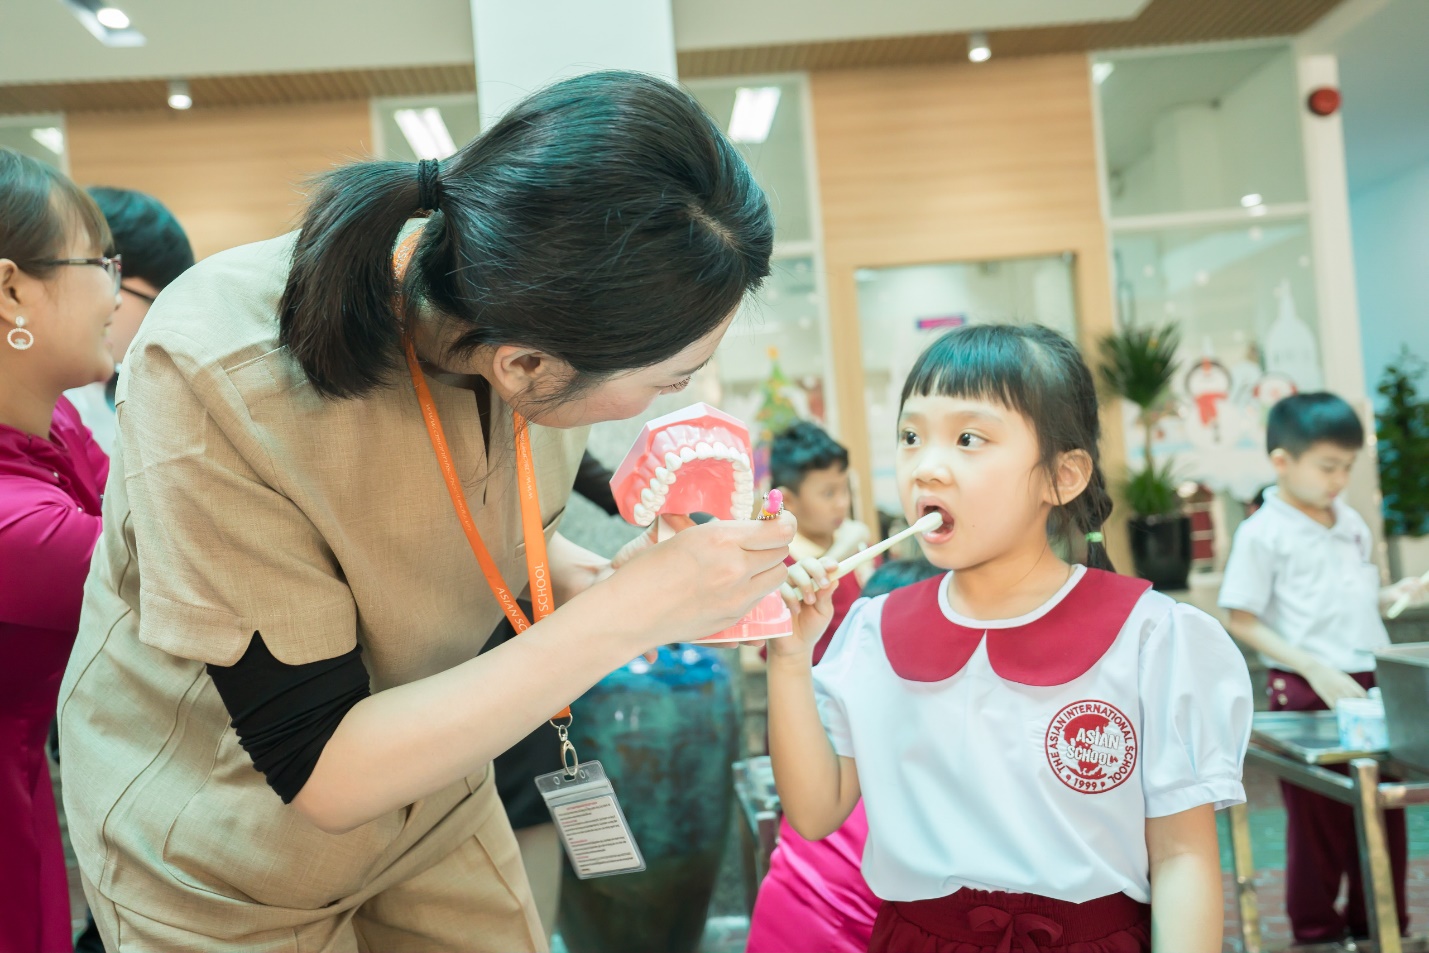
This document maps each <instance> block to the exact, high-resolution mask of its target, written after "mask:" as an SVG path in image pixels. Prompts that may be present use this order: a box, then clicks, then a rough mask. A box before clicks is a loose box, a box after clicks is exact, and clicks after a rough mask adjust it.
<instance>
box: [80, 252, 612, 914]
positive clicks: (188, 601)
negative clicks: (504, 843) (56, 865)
mask: <svg viewBox="0 0 1429 953" xmlns="http://www.w3.org/2000/svg"><path fill="white" fill-rule="evenodd" d="M293 241H294V237H293V236H287V237H284V238H279V239H274V240H272V241H268V242H262V243H258V244H255V245H248V246H244V247H241V248H237V249H233V250H231V251H228V252H224V253H221V254H218V255H215V256H213V257H211V258H209V259H206V260H205V261H203V262H201V263H200V264H199V265H197V266H196V267H195V268H194V269H192V270H191V271H190V272H189V273H187V274H186V275H185V276H184V277H182V278H181V279H180V280H179V281H178V282H176V283H175V284H173V285H171V286H170V287H169V288H168V289H167V290H166V291H165V292H164V294H163V296H162V297H161V298H160V300H159V301H158V302H157V303H156V304H155V306H154V308H153V310H152V312H151V313H150V315H149V316H148V318H147V319H146V321H145V322H144V325H143V328H142V329H141V331H140V334H139V336H138V338H137V339H136V341H135V343H134V345H133V347H132V348H131V350H130V352H129V357H128V359H127V360H126V362H125V373H124V376H123V378H122V379H121V383H120V387H119V392H118V395H117V410H118V418H119V440H118V445H117V446H116V448H115V459H114V465H113V467H112V469H111V478H110V483H109V487H108V492H107V494H106V500H105V511H104V527H105V528H104V534H103V537H102V539H101V541H100V544H99V547H98V550H97V551H96V554H95V559H94V565H93V567H92V570H91V575H90V578H89V582H88V585H87V587H86V599H85V607H84V615H83V619H82V621H81V631H80V636H79V641H78V643H77V645H76V649H75V653H74V656H73V659H72V661H71V664H70V668H69V670H68V672H67V674H66V678H65V683H64V686H63V687H62V690H61V708H62V712H61V724H62V732H63V737H64V744H65V745H66V748H65V768H66V771H65V787H66V804H67V806H70V805H72V809H71V829H72V831H73V833H74V840H75V843H76V849H77V851H78V852H79V854H80V861H81V866H82V868H83V869H84V870H85V873H86V876H87V877H88V878H89V879H90V881H91V882H92V883H96V884H98V885H99V887H100V889H101V891H104V892H105V893H106V895H107V896H108V895H111V894H109V893H108V890H109V889H113V890H115V891H116V892H118V893H119V894H123V892H124V888H123V886H122V885H123V884H124V883H125V882H126V880H128V881H135V882H139V881H146V879H147V880H153V879H154V878H157V879H158V880H159V881H164V880H172V879H177V880H178V881H180V882H186V883H189V884H190V885H191V886H193V887H194V889H197V890H200V891H206V892H212V893H216V894H218V895H221V896H224V897H233V898H242V899H244V900H252V901H257V902H258V903H269V902H277V901H279V900H281V902H282V903H283V904H284V905H285V906H286V905H291V904H292V903H293V900H294V897H295V896H296V897H299V898H302V897H305V896H306V897H308V898H309V899H311V900H313V901H315V902H319V905H322V904H328V903H332V902H335V901H336V900H337V898H338V897H341V896H343V895H345V893H344V892H345V891H347V892H350V891H351V890H353V889H354V888H355V887H356V886H358V885H359V884H360V883H365V882H366V881H365V880H364V878H367V879H370V878H372V877H374V876H376V875H377V874H378V872H379V871H380V870H383V869H386V868H387V867H388V866H390V865H391V864H393V863H395V862H396V858H398V857H400V856H401V855H403V854H408V853H412V852H417V853H421V851H423V850H431V849H433V845H432V844H431V843H428V842H429V841H431V840H432V838H430V837H427V835H428V834H429V833H431V832H432V831H434V830H435V829H437V828H440V827H442V826H443V825H444V824H447V823H448V822H449V821H451V816H455V815H460V813H461V812H462V811H463V810H467V811H468V813H469V812H470V810H471V809H470V807H469V805H468V806H467V807H463V804H462V802H464V801H467V800H470V799H469V798H468V795H471V794H472V793H473V791H474V790H475V789H476V788H478V787H481V786H482V785H481V778H480V777H478V778H475V779H473V780H472V781H471V782H470V783H468V784H465V785H458V786H457V787H456V788H455V789H453V790H452V791H448V792H444V793H443V794H441V795H439V796H434V797H433V798H430V799H427V800H426V801H424V802H421V803H419V804H418V805H414V806H413V808H411V809H407V810H405V811H404V812H400V813H402V815H403V816H402V817H400V818H390V819H386V820H379V821H375V822H373V823H372V824H370V825H367V826H366V827H364V828H362V829H359V831H357V832H353V834H349V835H341V836H330V835H324V834H321V833H320V832H317V831H316V830H315V829H313V828H312V827H311V826H310V825H306V824H305V823H304V822H303V821H302V819H301V818H300V817H298V816H297V815H296V812H294V811H293V810H292V809H291V808H287V807H285V806H284V805H283V804H282V803H281V801H280V800H279V799H278V797H277V796H276V795H274V794H273V793H272V792H271V791H270V790H269V789H268V788H267V786H266V784H265V783H264V781H263V778H262V776H261V775H260V774H258V772H257V771H255V770H254V769H253V767H252V764H251V762H249V761H248V760H247V756H246V754H245V753H244V752H243V751H242V749H241V748H239V747H238V745H237V741H236V738H235V737H234V735H233V732H232V730H231V729H230V728H229V727H228V715H227V713H226V711H225V710H224V708H223V705H222V702H221V701H220V700H219V699H218V696H217V692H216V690H215V689H214V688H213V685H212V681H211V680H210V679H208V677H207V675H206V674H205V671H204V668H203V663H214V664H218V665H231V664H233V663H234V662H236V661H237V660H238V659H239V657H240V656H241V655H242V654H243V652H244V650H245V649H246V648H247V646H248V644H249V640H250V639H251V637H252V635H253V633H254V632H255V631H261V632H262V633H263V638H264V641H265V642H266V643H267V645H268V646H269V648H270V649H271V651H272V652H273V654H274V655H276V656H277V657H278V658H279V659H281V660H282V661H284V662H287V663H291V664H298V663H303V662H311V661H315V660H318V659H324V658H331V657H334V656H337V655H340V654H342V653H344V652H347V651H350V650H351V649H352V648H353V646H354V645H356V644H359V643H360V644H361V645H362V647H363V653H364V654H363V659H364V662H365V664H366V665H367V668H368V670H369V672H370V673H371V676H372V689H373V691H374V692H377V691H381V690H383V689H385V688H389V687H391V686H394V685H401V684H404V683H407V682H411V681H414V680H417V679H420V678H423V677H425V676H428V675H432V674H434V673H437V672H440V671H443V670H445V669H448V668H451V667H452V666H454V665H457V664H459V663H461V662H464V661H466V660H468V659H470V658H472V657H474V656H475V655H476V654H477V653H478V651H479V650H480V649H481V647H482V645H483V644H484V643H485V641H486V639H487V637H488V636H489V635H490V633H491V632H492V630H493V629H494V628H495V627H496V625H497V623H498V622H499V620H500V619H501V617H502V612H501V609H500V607H499V606H498V605H497V603H496V600H495V598H494V597H493V596H492V594H491V592H490V589H489V587H488V586H487V584H486V582H485V579H484V577H483V575H482V574H481V571H480V569H479V568H478V566H477V563H476V560H475V558H474V557H473V555H472V553H471V550H470V548H469V545H468V543H467V541H466V538H465V536H464V535H463V533H462V530H461V527H460V525H459V523H458V522H457V519H456V517H455V515H454V513H453V509H452V503H451V499H450V497H449V496H448V494H447V491H446V488H445V485H444V483H443V481H442V476H441V471H440V469H439V468H438V465H437V462H436V459H435V456H434V454H433V451H432V447H431V444H430V441H429V438H428V436H427V432H426V429H425V427H424V425H423V422H422V418H421V414H420V409H419V406H418V403H417V398H416V395H415V393H414V390H413V387H412V384H411V381H410V380H409V379H407V377H406V375H405V373H394V374H393V375H392V380H391V382H390V384H389V385H387V386H385V387H383V388H380V389H379V390H377V391H375V392H373V393H371V394H369V395H367V396H365V397H362V398H359V399H350V400H331V399H328V398H324V397H322V396H320V395H319V394H318V393H317V392H316V391H315V390H314V389H313V388H312V387H311V386H310V385H309V384H308V382H307V380H306V378H305V377H304V375H303V372H302V370H301V368H300V367H299V365H298V364H297V362H296V361H295V360H294V359H293V358H292V356H291V355H290V354H289V353H288V351H287V349H286V348H283V347H280V346H279V345H278V343H277V337H278V327H277V317H276V315H277V307H278V300H279V298H280V296H281V295H282V292H283V288H284V285H285V283H286V280H287V271H288V263H289V259H290V256H291V253H292V247H293ZM429 384H430V387H431V390H432V395H433V398H434V399H435V401H436V403H437V407H438V410H439V411H440V413H441V417H442V422H443V425H444V428H445V430H446V434H447V439H448V441H449V443H450V445H451V451H452V455H453V458H454V461H455V463H456V466H457V469H458V473H459V475H460V477H461V479H462V482H463V486H464V488H465V490H466V495H467V500H468V504H469V506H470V508H471V511H472V515H473V517H474V519H475V520H476V522H477V526H478V528H479V529H480V532H481V534H482V537H483V539H484V540H485V541H486V544H487V546H488V548H489V549H490V550H491V552H492V554H493V556H494V557H495V558H496V561H497V563H498V565H499V566H500V568H501V571H502V573H503V575H504V576H505V578H506V581H507V583H508V584H509V585H511V586H512V587H513V588H514V589H516V590H518V591H519V590H520V589H522V588H523V587H524V585H525V572H526V569H525V553H524V544H523V543H522V537H521V521H520V505H519V500H518V496H517V492H516V473H515V461H514V443H513V435H512V426H511V413H510V409H509V408H507V407H505V406H503V405H502V404H501V403H500V401H499V400H493V406H492V412H491V415H490V421H491V433H490V435H489V447H490V449H489V452H488V451H487V449H486V447H487V443H488V441H487V440H486V439H485V438H484V435H483V431H482V426H481V422H480V418H479V416H478V413H477V406H476V400H475V395H474V394H473V393H472V392H471V391H468V390H464V389H461V388H455V387H451V386H447V385H445V384H442V383H441V382H439V381H436V380H430V381H429ZM531 438H532V447H533V451H534V455H535V464H536V473H537V477H538V483H539V485H538V489H539V493H540V498H541V509H542V520H543V523H544V524H545V526H546V533H547V536H548V537H549V536H550V535H551V534H552V533H553V532H554V531H555V526H556V523H557V521H558V520H559V517H560V514H561V513H562V511H563V509H564V507H565V504H566V499H567V496H568V495H569V493H570V487H571V483H572V481H573V479H574V475H575V472H576V468H577V466H578V465H579V462H580V457H581V452H582V449H583V447H584V442H585V432H584V431H560V430H551V429H547V428H542V427H533V428H532V430H531ZM89 769H92V770H89ZM72 776H73V777H75V778H78V779H82V780H78V781H76V782H75V783H74V784H73V785H72V784H71V777H72ZM485 787H490V785H486V786H485ZM486 809H487V808H486V807H483V808H482V810H483V811H485V810H486ZM124 818H128V819H129V822H128V823H125V822H124V821H123V820H122V819H124ZM468 820H470V818H468ZM455 826H456V827H457V828H461V827H462V826H463V825H462V824H460V823H458V824H456V825H455ZM467 827H469V824H468V825H467ZM368 828H374V830H373V831H368ZM364 831H367V833H366V834H363V832H364ZM468 834H469V831H468ZM424 838H425V841H424ZM245 841H246V842H245ZM225 845H227V846H225ZM265 845H266V846H267V847H269V848H271V853H270V854H269V856H267V857H265V858H264V860H263V862H262V865H261V866H262V868H263V869H261V870H258V869H254V870H243V869H236V870H235V869H234V868H233V864H234V857H235V855H238V854H241V855H243V856H244V857H248V856H252V855H253V852H254V851H255V850H256V851H258V852H259V853H262V852H263V850H264V847H265ZM439 847H440V845H438V846H437V849H439ZM156 852H157V853H156ZM205 852H208V855H207V856H206V855H205ZM295 853H297V854H304V853H305V856H303V857H302V859H301V860H299V859H295V858H290V859H288V860H285V859H283V858H284V857H288V856H289V855H292V854H295ZM275 857H276V858H278V859H276V860H275V859H274V858H275ZM244 863H249V862H248V861H244V860H241V859H240V860H239V861H237V865H238V867H239V868H241V867H242V866H243V864H244ZM126 865H127V867H126ZM235 878H237V879H242V880H243V882H242V883H233V882H232V881H233V880H234V879H235ZM245 878H246V879H245ZM151 886H152V884H151ZM135 889H138V888H137V887H136V888H135ZM269 897H272V898H274V900H273V901H270V900H269V899H268V898H269Z"/></svg>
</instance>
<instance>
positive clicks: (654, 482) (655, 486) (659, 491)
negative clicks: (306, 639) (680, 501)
mask: <svg viewBox="0 0 1429 953" xmlns="http://www.w3.org/2000/svg"><path fill="white" fill-rule="evenodd" d="M650 492H651V493H654V494H655V495H656V496H664V495H665V493H666V492H667V491H666V489H665V484H663V483H661V482H660V478H659V477H651V478H650Z"/></svg>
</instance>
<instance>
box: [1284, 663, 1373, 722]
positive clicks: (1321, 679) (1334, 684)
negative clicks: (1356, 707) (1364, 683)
mask: <svg viewBox="0 0 1429 953" xmlns="http://www.w3.org/2000/svg"><path fill="white" fill-rule="evenodd" d="M1300 674H1302V675H1304V676H1305V681H1307V682H1309V683H1310V687H1311V688H1312V689H1314V690H1315V694H1316V695H1319V696H1320V700H1321V701H1323V702H1324V703H1325V704H1326V705H1329V706H1330V710H1331V711H1333V710H1334V708H1335V703H1336V702H1338V701H1339V700H1340V699H1342V698H1368V697H1369V692H1367V691H1365V690H1364V688H1363V687H1361V685H1360V683H1359V682H1357V681H1355V680H1354V679H1353V678H1351V677H1350V676H1348V675H1346V674H1345V673H1344V672H1342V671H1340V670H1339V669H1337V668H1334V667H1332V666H1329V665H1326V664H1324V663H1323V662H1316V663H1315V664H1314V665H1311V666H1309V667H1307V668H1306V669H1305V670H1303V671H1302V672H1301V673H1300Z"/></svg>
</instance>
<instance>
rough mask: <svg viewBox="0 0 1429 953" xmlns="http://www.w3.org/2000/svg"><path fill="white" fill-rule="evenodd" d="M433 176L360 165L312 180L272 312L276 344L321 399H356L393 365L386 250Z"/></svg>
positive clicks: (404, 167) (392, 291) (393, 290)
mask: <svg viewBox="0 0 1429 953" xmlns="http://www.w3.org/2000/svg"><path fill="white" fill-rule="evenodd" d="M433 165H435V163H433ZM433 175H435V173H434V172H429V171H428V170H427V169H425V168H423V169H421V170H420V173H419V168H418V165H414V164H413V163H409V162H361V163H357V164H355V165H348V166H344V167H342V168H339V169H335V170H333V171H332V172H329V173H327V174H326V175H324V176H322V178H321V179H320V180H319V191H318V194H317V196H316V197H315V198H314V199H313V201H312V204H311V206H309V208H308V211H307V214H306V215H305V216H304V218H303V224H302V229H301V231H300V232H299V234H298V243H297V246H296V248H295V249H294V250H293V264H292V270H291V271H290V272H289V274H288V286H287V288H286V289H285V290H284V292H283V300H282V302H281V303H280V305H279V308H278V329H279V337H278V340H279V343H281V344H283V345H285V346H286V347H287V348H288V350H289V351H290V352H291V353H292V354H293V356H294V357H295V358H297V360H298V363H300V364H301V365H302V367H303V370H304V371H305V372H306V373H307V377H308V380H310V381H311V382H312V384H313V386H314V387H315V388H317V390H318V391H319V392H320V393H322V394H323V395H325V396H327V397H359V396H361V395H363V394H364V393H366V392H367V391H369V390H371V389H372V388H374V387H376V386H378V385H380V384H381V383H383V382H384V381H385V380H386V378H387V375H388V374H389V373H390V372H391V371H392V369H393V368H395V367H396V366H397V364H398V362H399V358H400V354H401V351H400V345H401V335H402V320H401V317H400V316H399V315H398V314H397V313H396V296H397V286H396V280H395V278H394V277H393V274H392V246H393V245H394V244H395V243H396V241H397V235H398V233H399V232H400V231H401V229H402V225H403V224H404V223H405V222H406V221H407V220H408V219H409V218H412V217H413V216H415V215H417V214H419V213H420V212H421V206H422V204H423V203H422V197H423V196H424V195H425V194H430V193H431V192H433V191H435V188H436V187H435V185H434V183H433V182H432V181H430V177H431V176H433ZM424 176H426V177H425V178H424Z"/></svg>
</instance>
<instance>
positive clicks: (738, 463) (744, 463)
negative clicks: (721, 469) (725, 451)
mask: <svg viewBox="0 0 1429 953" xmlns="http://www.w3.org/2000/svg"><path fill="white" fill-rule="evenodd" d="M730 462H731V463H733V464H734V468H735V469H736V470H739V471H741V472H743V471H747V470H748V469H749V454H747V453H741V454H740V455H739V456H737V457H735V458H734V459H733V460H732V461H730Z"/></svg>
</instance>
